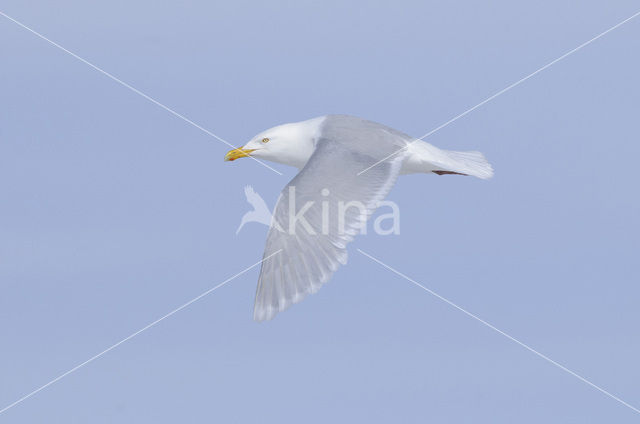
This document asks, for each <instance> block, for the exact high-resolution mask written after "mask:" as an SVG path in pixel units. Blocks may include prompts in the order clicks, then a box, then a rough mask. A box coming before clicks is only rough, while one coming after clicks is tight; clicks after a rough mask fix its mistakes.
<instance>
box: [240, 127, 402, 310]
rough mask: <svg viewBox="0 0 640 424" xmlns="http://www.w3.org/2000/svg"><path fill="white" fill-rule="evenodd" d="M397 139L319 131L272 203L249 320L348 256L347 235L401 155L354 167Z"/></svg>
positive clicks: (286, 301) (305, 290)
mask: <svg viewBox="0 0 640 424" xmlns="http://www.w3.org/2000/svg"><path fill="white" fill-rule="evenodd" d="M365 122H366V121H365ZM363 137H364V138H363ZM365 138H366V139H365ZM402 143H404V141H402V140H401V139H399V138H398V137H397V136H395V135H393V134H389V133H388V132H387V133H380V132H379V131H377V132H375V131H359V132H350V131H344V129H340V128H333V129H332V130H331V131H324V132H323V138H321V139H320V140H319V141H318V143H317V145H316V150H315V152H314V153H313V154H312V156H311V158H310V159H309V161H308V162H307V164H306V165H305V167H304V168H303V169H302V170H301V171H300V173H299V174H298V175H297V176H296V177H295V178H294V179H293V180H291V182H290V183H289V184H288V185H287V186H286V187H285V188H284V190H283V191H282V193H281V194H280V198H279V200H278V203H277V205H276V208H275V211H274V214H273V222H272V225H271V229H270V230H269V234H268V236H267V241H266V247H265V251H264V258H268V259H266V260H265V261H264V262H263V263H262V269H261V271H260V277H259V280H258V288H257V292H256V300H255V307H254V315H253V317H254V319H255V320H257V321H262V320H268V319H271V318H273V317H274V316H275V314H276V313H278V312H280V311H283V310H284V309H286V308H287V307H289V306H290V305H291V304H293V303H297V302H299V301H300V300H302V299H303V298H304V297H305V296H306V295H307V294H309V293H315V292H316V291H317V290H318V289H319V288H320V287H321V286H322V284H323V283H325V282H326V281H327V280H328V279H329V278H330V277H331V275H332V274H333V272H334V271H335V270H336V269H337V268H338V266H339V264H345V263H346V260H347V250H346V245H347V243H349V242H350V241H351V240H352V239H353V237H354V235H355V234H356V233H357V232H358V230H359V228H360V227H361V226H362V225H364V224H365V222H366V219H367V218H368V217H369V215H371V214H372V213H373V212H374V210H375V209H376V207H377V204H378V202H380V201H381V200H382V199H383V198H384V197H385V196H386V195H387V194H388V193H389V191H390V190H391V187H392V186H393V184H394V183H395V180H396V178H397V176H398V174H399V172H400V168H401V166H402V160H403V157H402V156H401V155H396V156H394V157H392V158H389V159H387V160H386V161H383V162H382V163H380V164H378V165H377V166H375V167H373V168H371V169H370V170H369V171H367V172H366V173H363V174H361V175H357V174H358V172H360V171H361V170H362V169H365V168H366V167H368V166H370V165H372V164H374V163H376V162H378V161H379V160H381V159H383V158H385V157H386V156H388V155H389V154H390V153H392V152H394V151H396V150H397V149H398V146H399V145H400V146H401V145H402ZM350 202H351V203H350ZM276 253H277V254H276ZM274 254H275V255H274ZM271 255H274V256H271Z"/></svg>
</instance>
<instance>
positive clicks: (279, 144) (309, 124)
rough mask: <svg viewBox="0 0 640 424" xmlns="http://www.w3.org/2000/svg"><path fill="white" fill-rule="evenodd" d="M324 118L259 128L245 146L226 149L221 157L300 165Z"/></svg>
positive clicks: (307, 155)
mask: <svg viewBox="0 0 640 424" xmlns="http://www.w3.org/2000/svg"><path fill="white" fill-rule="evenodd" d="M323 120H324V117H321V118H314V119H310V120H308V121H302V122H295V123H292V124H284V125H278V126H277V127H273V128H270V129H268V130H266V131H262V132H261V133H260V134H257V135H256V136H254V137H253V138H252V139H251V140H249V142H248V143H247V144H245V145H244V146H242V147H238V148H237V149H233V150H230V151H229V152H227V154H226V155H225V157H224V160H225V161H234V160H236V159H239V158H244V157H248V156H253V157H256V158H259V159H266V160H270V161H273V162H278V163H283V164H285V165H291V166H295V167H297V168H302V167H303V166H304V164H305V163H307V160H308V159H309V157H310V156H311V154H312V153H313V149H314V147H315V142H316V140H317V138H318V136H319V134H320V126H321V125H322V121H323Z"/></svg>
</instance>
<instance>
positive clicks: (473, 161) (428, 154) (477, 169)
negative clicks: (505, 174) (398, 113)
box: [403, 140, 493, 179]
mask: <svg viewBox="0 0 640 424" xmlns="http://www.w3.org/2000/svg"><path fill="white" fill-rule="evenodd" d="M404 168H406V169H404ZM403 170H404V172H405V173H407V174H411V173H414V172H433V173H434V174H438V175H444V174H459V175H471V176H474V177H478V178H482V179H487V178H491V177H492V176H493V168H492V167H491V164H490V163H489V162H488V161H487V159H485V157H484V155H483V154H482V153H480V152H456V151H453V150H443V149H439V148H437V147H436V146H434V145H432V144H429V143H427V142H425V141H422V140H417V141H415V142H413V143H411V144H410V145H409V155H408V159H407V161H406V163H405V164H404V165H403Z"/></svg>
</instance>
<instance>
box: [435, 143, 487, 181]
mask: <svg viewBox="0 0 640 424" xmlns="http://www.w3.org/2000/svg"><path fill="white" fill-rule="evenodd" d="M441 151H442V153H443V154H444V156H446V157H447V159H448V160H447V161H444V162H445V163H446V165H445V166H444V169H442V170H436V171H433V172H435V173H436V174H447V173H454V174H463V175H471V176H473V177H478V178H482V179H483V180H486V179H487V178H491V177H492V176H493V167H492V166H491V164H490V163H489V162H488V161H487V159H486V158H485V157H484V155H483V154H482V153H480V152H456V151H453V150H441Z"/></svg>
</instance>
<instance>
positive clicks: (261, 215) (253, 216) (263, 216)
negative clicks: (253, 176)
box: [236, 185, 271, 234]
mask: <svg viewBox="0 0 640 424" xmlns="http://www.w3.org/2000/svg"><path fill="white" fill-rule="evenodd" d="M244 195H245V197H246V198H247V202H249V204H250V205H251V206H253V210H252V211H249V212H247V213H245V214H244V215H243V216H242V219H241V220H240V226H239V227H238V229H237V230H236V234H238V233H239V232H240V230H241V229H242V227H244V224H246V223H247V222H258V223H260V224H264V225H266V226H267V227H269V226H270V225H271V211H270V210H269V207H268V206H267V204H266V203H265V201H264V199H263V198H262V197H261V196H260V195H259V194H258V193H256V192H255V190H254V189H253V187H251V186H250V185H248V186H246V187H245V188H244Z"/></svg>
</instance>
